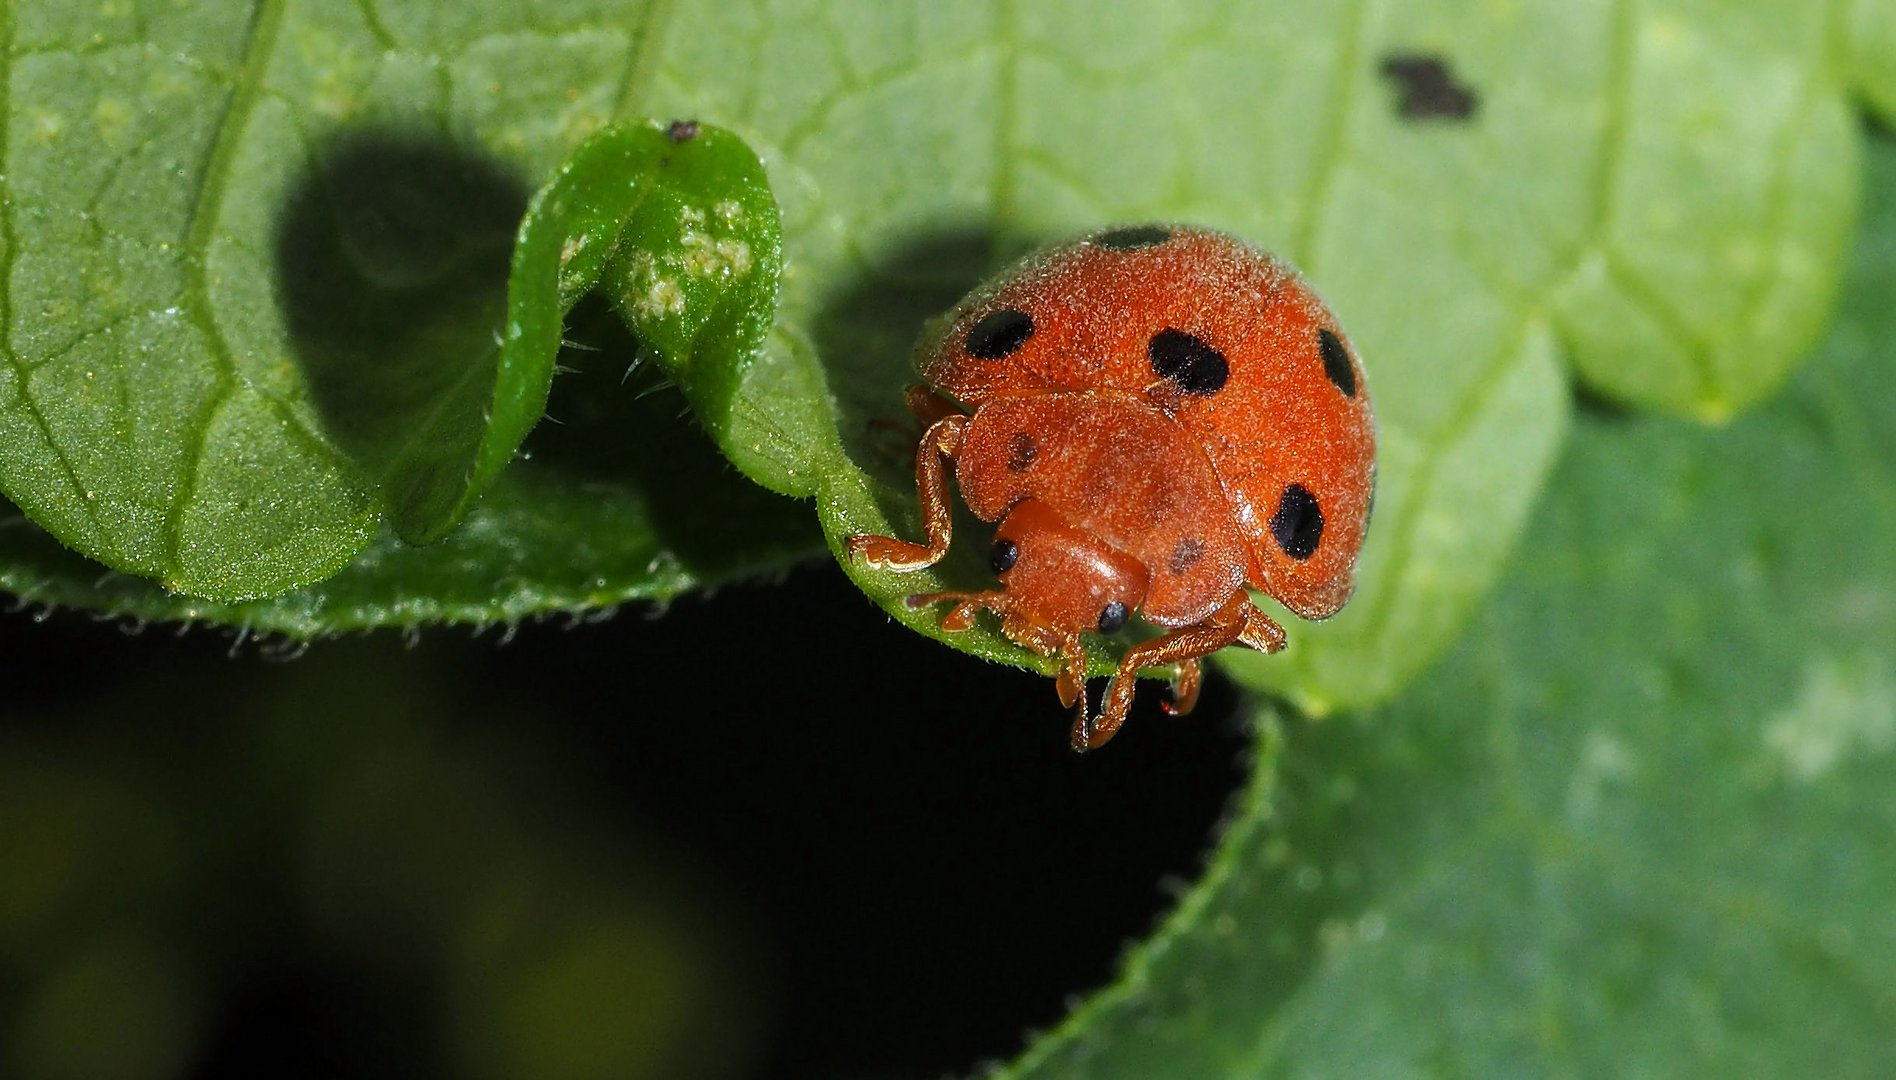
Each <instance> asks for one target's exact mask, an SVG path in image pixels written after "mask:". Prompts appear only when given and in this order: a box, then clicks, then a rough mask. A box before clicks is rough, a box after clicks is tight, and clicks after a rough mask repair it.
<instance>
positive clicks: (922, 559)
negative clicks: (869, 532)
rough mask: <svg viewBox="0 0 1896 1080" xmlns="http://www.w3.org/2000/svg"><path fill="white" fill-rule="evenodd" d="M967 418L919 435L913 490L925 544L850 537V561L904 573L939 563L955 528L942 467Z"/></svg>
mask: <svg viewBox="0 0 1896 1080" xmlns="http://www.w3.org/2000/svg"><path fill="white" fill-rule="evenodd" d="M967 427H968V418H967V417H966V416H962V415H960V414H959V413H957V414H955V415H953V416H944V417H942V418H941V419H940V420H937V421H935V422H934V423H933V424H931V425H930V426H929V428H928V431H927V432H925V433H923V435H922V444H921V446H920V447H918V448H917V449H916V451H915V491H916V494H917V495H918V496H919V498H920V500H921V504H922V530H923V532H924V533H926V534H927V536H928V542H927V543H925V544H914V543H910V542H908V541H906V540H897V539H896V538H895V537H893V536H852V537H850V538H849V539H848V540H847V541H846V543H847V544H848V547H849V554H850V557H851V558H856V559H861V560H862V561H863V562H865V563H867V564H869V565H870V566H872V567H875V568H876V569H878V570H897V571H901V572H905V573H906V572H907V571H910V570H922V569H926V568H927V567H930V566H933V565H935V564H936V563H938V562H940V561H941V557H942V556H943V555H946V554H947V553H948V539H949V533H950V530H951V529H952V528H953V526H954V506H953V504H952V503H951V502H950V501H949V495H948V469H947V466H946V465H945V464H944V463H945V462H947V461H952V460H953V459H954V457H955V455H956V454H958V453H960V452H961V436H962V433H963V432H964V431H966V430H967Z"/></svg>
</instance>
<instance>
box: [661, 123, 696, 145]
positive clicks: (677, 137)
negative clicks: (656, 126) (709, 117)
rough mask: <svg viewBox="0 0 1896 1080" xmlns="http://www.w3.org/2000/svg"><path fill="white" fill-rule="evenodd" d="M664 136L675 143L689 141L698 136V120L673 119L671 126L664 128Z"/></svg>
mask: <svg viewBox="0 0 1896 1080" xmlns="http://www.w3.org/2000/svg"><path fill="white" fill-rule="evenodd" d="M665 137H666V138H667V139H670V140H671V141H673V142H675V143H682V142H690V141H691V140H693V139H695V138H697V137H698V122H697V121H696V120H673V121H672V122H671V126H670V127H668V128H666V129H665Z"/></svg>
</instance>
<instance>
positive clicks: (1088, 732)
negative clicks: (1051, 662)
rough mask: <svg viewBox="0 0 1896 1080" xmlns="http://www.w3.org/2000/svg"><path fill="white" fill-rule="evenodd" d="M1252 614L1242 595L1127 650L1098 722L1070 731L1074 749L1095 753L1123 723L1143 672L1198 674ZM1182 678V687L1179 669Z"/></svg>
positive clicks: (1238, 633)
mask: <svg viewBox="0 0 1896 1080" xmlns="http://www.w3.org/2000/svg"><path fill="white" fill-rule="evenodd" d="M1256 610H1257V609H1256V608H1253V607H1252V606H1251V601H1250V597H1248V596H1246V595H1245V594H1244V593H1243V592H1242V591H1240V592H1238V593H1237V595H1235V596H1233V597H1232V598H1231V602H1230V603H1228V604H1226V605H1225V606H1224V607H1221V608H1219V609H1218V610H1217V611H1215V612H1213V613H1212V614H1211V617H1210V618H1207V619H1206V620H1205V621H1204V622H1201V623H1198V624H1196V625H1193V626H1185V627H1180V628H1179V629H1177V630H1174V631H1172V632H1171V633H1169V634H1166V635H1165V636H1164V637H1159V638H1154V639H1153V640H1151V641H1145V642H1141V643H1139V644H1137V645H1134V646H1133V647H1132V648H1130V649H1128V650H1126V658H1125V659H1124V660H1121V661H1120V662H1119V670H1118V671H1117V672H1116V673H1114V675H1113V681H1112V685H1111V686H1108V687H1107V688H1106V702H1105V705H1104V707H1102V708H1101V709H1100V714H1099V717H1098V718H1097V719H1095V720H1092V721H1088V720H1087V718H1085V717H1081V718H1080V721H1079V722H1078V723H1076V724H1074V725H1073V749H1075V750H1097V749H1099V748H1100V747H1102V746H1104V745H1106V741H1107V740H1108V739H1111V738H1112V737H1113V735H1114V733H1116V732H1117V731H1118V730H1119V728H1120V725H1122V724H1124V723H1125V722H1126V713H1127V712H1128V711H1130V710H1131V708H1132V691H1133V688H1134V687H1135V686H1136V685H1137V683H1138V679H1139V672H1140V670H1141V669H1143V668H1149V667H1164V666H1166V665H1168V664H1181V665H1183V663H1184V662H1186V661H1190V662H1191V666H1192V667H1193V668H1194V669H1196V668H1197V667H1198V658H1199V657H1201V656H1204V655H1205V654H1206V653H1213V652H1217V651H1218V650H1219V649H1222V648H1224V647H1225V646H1226V645H1229V644H1231V643H1232V642H1234V641H1237V640H1239V639H1240V638H1241V637H1242V636H1243V634H1244V630H1245V627H1247V626H1248V625H1250V619H1249V616H1247V615H1246V614H1245V612H1246V611H1256ZM1260 614H1261V613H1260ZM1180 676H1181V677H1180V683H1181V686H1183V684H1184V682H1185V680H1184V669H1183V667H1182V666H1181V668H1180ZM1196 682H1197V680H1196V679H1193V683H1194V685H1192V686H1190V687H1189V688H1188V689H1190V690H1191V692H1192V698H1194V699H1195V698H1196V696H1197V686H1196V685H1195V684H1196ZM1190 704H1196V701H1195V700H1192V701H1190Z"/></svg>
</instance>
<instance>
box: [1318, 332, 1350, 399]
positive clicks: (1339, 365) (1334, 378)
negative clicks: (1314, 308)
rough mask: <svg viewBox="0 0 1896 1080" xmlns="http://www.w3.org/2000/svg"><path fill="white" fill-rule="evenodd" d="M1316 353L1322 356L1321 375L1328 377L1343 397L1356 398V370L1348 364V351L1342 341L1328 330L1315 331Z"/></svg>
mask: <svg viewBox="0 0 1896 1080" xmlns="http://www.w3.org/2000/svg"><path fill="white" fill-rule="evenodd" d="M1317 351H1318V352H1319V353H1321V354H1323V373H1324V374H1325V375H1328V376H1329V377H1330V381H1331V382H1333V383H1335V384H1336V388H1337V389H1338V390H1341V391H1343V396H1344V397H1351V398H1353V397H1355V396H1356V368H1355V367H1354V366H1353V365H1351V363H1350V351H1349V350H1348V349H1345V348H1344V347H1343V341H1342V339H1340V338H1338V337H1337V336H1336V335H1335V334H1333V333H1331V332H1330V331H1328V330H1318V331H1317Z"/></svg>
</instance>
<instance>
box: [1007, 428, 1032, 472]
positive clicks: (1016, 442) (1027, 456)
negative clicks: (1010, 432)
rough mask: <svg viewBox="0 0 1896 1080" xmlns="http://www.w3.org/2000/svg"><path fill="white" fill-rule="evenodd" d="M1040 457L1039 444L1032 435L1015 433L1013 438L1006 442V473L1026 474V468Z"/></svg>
mask: <svg viewBox="0 0 1896 1080" xmlns="http://www.w3.org/2000/svg"><path fill="white" fill-rule="evenodd" d="M1039 456H1040V444H1039V443H1037V442H1035V441H1034V437H1033V436H1032V435H1029V434H1027V433H1026V432H1024V431H1016V432H1015V433H1014V437H1013V438H1011V439H1009V440H1007V471H1008V472H1026V471H1027V467H1028V466H1029V465H1032V464H1033V463H1034V459H1035V458H1037V457H1039Z"/></svg>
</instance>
